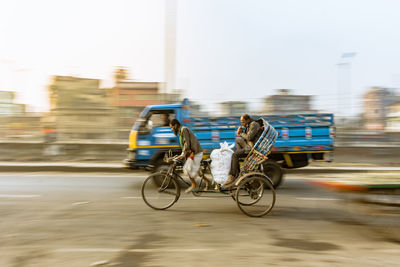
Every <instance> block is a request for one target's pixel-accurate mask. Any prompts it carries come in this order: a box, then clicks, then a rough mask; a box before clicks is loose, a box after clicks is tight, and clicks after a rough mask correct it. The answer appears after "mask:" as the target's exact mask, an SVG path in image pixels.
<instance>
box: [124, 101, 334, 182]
mask: <svg viewBox="0 0 400 267" xmlns="http://www.w3.org/2000/svg"><path fill="white" fill-rule="evenodd" d="M191 113H192V112H191V108H190V103H189V101H188V99H184V100H183V102H182V103H179V104H168V105H152V106H147V107H145V109H144V110H143V111H142V113H141V114H140V115H139V118H138V119H137V120H136V122H135V124H134V125H133V127H132V129H131V132H130V135H129V148H128V149H127V158H126V159H125V160H124V163H125V165H126V166H127V167H129V168H138V167H144V168H146V169H148V170H152V171H161V170H163V169H165V168H166V163H165V162H164V161H163V157H164V154H165V152H167V151H168V150H170V149H171V150H172V151H173V153H174V154H179V153H180V152H181V150H180V147H179V144H178V138H177V137H176V136H175V135H174V134H173V132H172V131H171V129H170V128H169V126H168V118H169V119H172V118H176V119H178V120H179V121H180V122H181V123H182V124H183V125H185V126H187V127H189V128H190V129H191V130H192V131H193V132H194V133H195V135H196V136H197V138H198V139H199V141H200V144H201V146H202V147H203V150H204V151H203V152H204V156H205V157H207V156H209V155H210V153H211V151H212V150H213V149H216V148H219V147H220V143H221V142H224V141H227V142H228V143H229V144H232V143H234V142H235V139H236V138H237V136H236V130H237V128H238V127H239V126H240V117H239V116H231V117H195V116H192V115H191ZM167 117H168V118H167ZM252 117H253V118H256V119H257V118H259V117H263V118H264V119H265V120H267V121H268V122H269V123H270V124H271V125H272V126H274V128H275V129H276V130H277V131H278V133H279V137H278V139H277V141H276V143H275V146H274V147H273V148H272V152H271V154H270V155H269V156H268V157H269V160H268V161H266V162H265V163H264V164H263V170H264V172H265V173H266V174H267V175H268V176H269V177H270V178H271V180H272V181H273V183H274V186H275V187H278V186H279V185H280V184H281V182H282V180H283V173H284V171H283V169H292V168H300V167H304V166H307V165H308V163H309V161H310V160H330V159H331V158H332V153H333V149H334V138H335V126H334V118H333V114H326V113H323V114H304V115H297V114H296V115H273V116H257V115H253V116H252Z"/></svg>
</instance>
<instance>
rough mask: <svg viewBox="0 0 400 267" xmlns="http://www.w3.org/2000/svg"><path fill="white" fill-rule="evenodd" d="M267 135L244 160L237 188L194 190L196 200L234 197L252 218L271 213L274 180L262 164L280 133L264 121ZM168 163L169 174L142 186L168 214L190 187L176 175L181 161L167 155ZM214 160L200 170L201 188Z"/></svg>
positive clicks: (145, 196) (151, 178) (154, 176)
mask: <svg viewBox="0 0 400 267" xmlns="http://www.w3.org/2000/svg"><path fill="white" fill-rule="evenodd" d="M262 123H263V132H262V134H261V135H260V137H259V139H258V140H257V142H256V144H255V145H254V147H253V148H252V150H251V151H250V153H249V154H248V155H247V157H246V158H245V159H244V161H243V164H242V166H241V167H240V174H239V177H238V178H237V179H236V182H235V184H234V185H233V186H232V187H230V188H227V189H222V188H221V187H220V186H216V187H215V188H214V189H211V190H202V189H198V190H194V191H192V193H193V195H194V196H201V195H202V193H205V192H206V193H220V194H224V195H226V196H230V197H232V199H233V200H234V201H236V203H237V205H238V207H239V209H240V210H241V211H242V212H243V213H244V214H246V215H248V216H251V217H261V216H263V215H265V214H267V213H269V212H270V211H271V210H272V208H273V207H274V204H275V190H274V186H273V183H272V181H271V179H270V178H269V177H268V176H267V175H265V174H264V173H263V169H262V163H263V162H264V161H266V160H267V159H268V157H267V155H268V154H269V153H270V152H271V148H272V146H273V145H274V143H275V141H276V139H277V137H278V132H277V131H276V130H275V129H274V128H273V127H272V126H271V125H269V124H268V123H267V122H266V121H265V120H264V119H262ZM164 160H165V161H166V162H168V163H169V164H170V165H169V168H168V171H164V172H158V173H154V174H152V175H150V176H149V177H148V178H147V179H146V180H145V181H144V182H143V185H142V190H141V192H142V198H143V200H144V202H145V203H146V204H147V205H148V206H149V207H151V208H153V209H156V210H165V209H167V208H169V207H171V206H172V205H174V204H175V203H176V202H177V201H178V199H179V197H180V192H181V185H183V186H185V185H189V182H187V181H186V180H184V179H183V178H182V177H181V176H180V175H179V174H178V173H177V171H176V168H177V166H179V165H180V164H182V162H181V161H179V160H176V159H175V158H174V157H172V153H171V151H170V152H169V154H168V155H167V154H166V155H165V157H164ZM210 161H211V160H210V159H207V160H203V161H202V164H201V170H200V173H199V174H200V183H199V188H201V186H202V184H204V183H205V182H204V177H205V176H204V175H205V172H206V170H207V169H208V168H209V166H210Z"/></svg>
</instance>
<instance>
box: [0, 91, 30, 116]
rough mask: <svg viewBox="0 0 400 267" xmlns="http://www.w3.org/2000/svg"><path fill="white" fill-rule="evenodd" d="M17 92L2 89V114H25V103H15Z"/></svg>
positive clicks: (0, 99) (0, 97) (0, 100)
mask: <svg viewBox="0 0 400 267" xmlns="http://www.w3.org/2000/svg"><path fill="white" fill-rule="evenodd" d="M14 99H15V92H13V91H0V116H15V115H18V116H20V115H23V114H25V104H16V103H14Z"/></svg>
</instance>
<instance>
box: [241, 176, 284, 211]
mask: <svg viewBox="0 0 400 267" xmlns="http://www.w3.org/2000/svg"><path fill="white" fill-rule="evenodd" d="M246 176H247V177H246ZM246 176H245V177H244V178H242V180H241V181H240V182H239V185H238V187H237V189H236V193H235V199H236V203H237V205H238V207H239V209H240V210H241V211H242V212H243V213H244V214H246V215H248V216H250V217H261V216H264V215H266V214H267V213H269V212H270V211H271V210H272V208H273V207H274V205H275V200H276V195H275V189H274V186H273V184H272V182H271V181H270V179H269V178H268V177H267V176H266V175H264V174H262V173H252V174H248V175H246ZM265 189H267V190H265Z"/></svg>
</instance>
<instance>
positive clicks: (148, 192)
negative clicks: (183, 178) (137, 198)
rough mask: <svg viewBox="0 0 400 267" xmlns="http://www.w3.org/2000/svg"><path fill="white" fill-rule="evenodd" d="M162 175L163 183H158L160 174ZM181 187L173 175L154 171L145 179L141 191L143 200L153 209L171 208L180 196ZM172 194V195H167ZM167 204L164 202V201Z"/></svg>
mask: <svg viewBox="0 0 400 267" xmlns="http://www.w3.org/2000/svg"><path fill="white" fill-rule="evenodd" d="M160 175H162V176H164V178H163V179H162V183H161V185H157V182H155V181H157V180H158V181H159V179H158V178H159V176H160ZM180 192H181V188H180V186H179V184H178V183H177V181H176V180H175V179H174V178H173V177H168V176H166V175H165V174H164V173H160V172H158V173H154V174H152V175H150V176H149V177H147V178H146V180H144V182H143V185H142V189H141V193H142V198H143V201H144V202H145V203H146V205H147V206H149V207H150V208H152V209H155V210H165V209H168V208H170V207H171V206H172V205H174V204H175V202H177V201H178V199H179V197H180ZM168 195H170V196H171V197H169V198H168V197H167V196H168ZM164 202H165V203H166V204H163V203H164Z"/></svg>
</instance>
